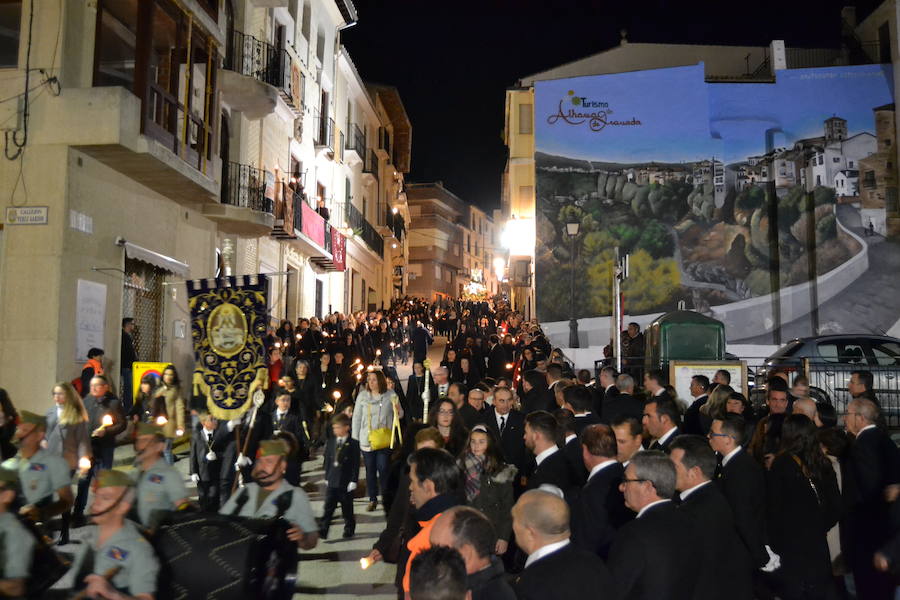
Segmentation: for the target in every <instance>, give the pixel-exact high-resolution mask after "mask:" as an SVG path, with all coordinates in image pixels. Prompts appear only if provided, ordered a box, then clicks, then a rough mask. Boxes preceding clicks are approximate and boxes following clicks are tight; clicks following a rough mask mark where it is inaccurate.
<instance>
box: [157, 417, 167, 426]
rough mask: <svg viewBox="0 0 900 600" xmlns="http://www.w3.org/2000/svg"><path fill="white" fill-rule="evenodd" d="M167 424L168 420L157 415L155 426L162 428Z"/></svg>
mask: <svg viewBox="0 0 900 600" xmlns="http://www.w3.org/2000/svg"><path fill="white" fill-rule="evenodd" d="M168 422H169V420H168V419H167V418H166V417H165V415H159V416H158V417H156V424H157V425H159V426H160V427H162V426H163V425H165V424H166V423H168Z"/></svg>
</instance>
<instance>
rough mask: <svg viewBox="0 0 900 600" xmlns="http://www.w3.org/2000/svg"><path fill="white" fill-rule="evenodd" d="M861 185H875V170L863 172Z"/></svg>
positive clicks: (869, 186)
mask: <svg viewBox="0 0 900 600" xmlns="http://www.w3.org/2000/svg"><path fill="white" fill-rule="evenodd" d="M863 185H864V186H865V187H867V188H873V187H875V185H876V184H875V171H866V172H865V174H863Z"/></svg>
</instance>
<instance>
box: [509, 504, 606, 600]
mask: <svg viewBox="0 0 900 600" xmlns="http://www.w3.org/2000/svg"><path fill="white" fill-rule="evenodd" d="M512 517H513V531H514V532H515V534H516V543H517V544H518V545H519V548H521V549H522V551H523V552H524V553H525V554H527V555H528V560H527V561H525V569H524V570H523V571H522V573H521V575H519V577H518V578H517V579H516V582H515V590H516V596H517V597H518V598H519V600H532V599H533V600H546V599H547V598H553V599H554V600H581V599H582V598H584V597H585V595H588V596H591V595H594V594H596V593H602V591H603V590H609V589H610V588H609V586H610V578H609V573H608V572H607V570H606V565H604V564H603V561H602V560H600V558H598V557H597V556H595V555H593V554H591V553H589V552H586V551H584V550H581V549H580V548H578V547H577V546H574V545H572V544H571V543H570V542H569V506H568V505H567V504H566V502H565V500H563V499H562V498H560V497H559V496H558V495H556V494H554V493H552V492H548V491H544V490H530V491H528V492H525V493H524V494H522V496H521V497H520V498H519V501H518V502H516V504H515V506H513V509H512Z"/></svg>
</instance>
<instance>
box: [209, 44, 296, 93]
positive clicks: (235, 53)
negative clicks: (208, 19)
mask: <svg viewBox="0 0 900 600" xmlns="http://www.w3.org/2000/svg"><path fill="white" fill-rule="evenodd" d="M230 43H231V52H230V53H229V54H228V55H226V60H225V65H224V67H225V68H226V69H228V70H229V71H235V72H237V73H240V74H242V75H247V76H248V77H253V78H254V79H257V80H258V81H261V82H263V83H268V84H269V85H272V86H275V87H276V88H278V89H281V90H285V91H286V92H288V93H290V91H291V56H290V54H288V52H287V50H284V49H279V48H276V47H275V46H273V45H272V44H269V43H266V42H264V41H262V40H259V39H257V38H255V37H253V36H252V35H247V34H246V33H241V32H240V31H235V32H233V33H232V36H231V40H230Z"/></svg>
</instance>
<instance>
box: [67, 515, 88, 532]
mask: <svg viewBox="0 0 900 600" xmlns="http://www.w3.org/2000/svg"><path fill="white" fill-rule="evenodd" d="M71 523H72V524H71V527H72V528H73V529H75V528H78V527H84V526H85V525H87V519H86V518H85V517H84V515H83V514H73V515H72V521H71Z"/></svg>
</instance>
